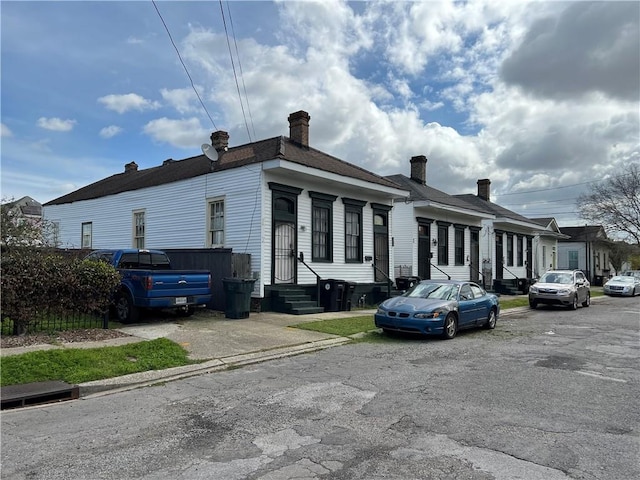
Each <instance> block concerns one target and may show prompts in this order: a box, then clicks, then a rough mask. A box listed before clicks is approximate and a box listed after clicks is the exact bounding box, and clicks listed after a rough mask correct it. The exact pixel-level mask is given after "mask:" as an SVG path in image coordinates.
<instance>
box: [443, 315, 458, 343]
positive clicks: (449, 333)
mask: <svg viewBox="0 0 640 480" xmlns="http://www.w3.org/2000/svg"><path fill="white" fill-rule="evenodd" d="M456 333H458V322H457V320H456V316H455V315H454V314H452V313H450V314H448V315H447V317H446V318H445V319H444V328H443V329H442V336H443V337H444V338H446V339H447V340H451V339H452V338H453V337H455V336H456Z"/></svg>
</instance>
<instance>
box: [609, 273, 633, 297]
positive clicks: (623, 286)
mask: <svg viewBox="0 0 640 480" xmlns="http://www.w3.org/2000/svg"><path fill="white" fill-rule="evenodd" d="M602 290H603V291H604V294H605V295H628V296H630V297H633V296H635V295H636V294H638V295H640V277H634V276H632V275H616V276H615V277H613V278H610V279H609V280H607V283H605V284H604V286H603V289H602Z"/></svg>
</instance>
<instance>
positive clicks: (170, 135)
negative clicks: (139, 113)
mask: <svg viewBox="0 0 640 480" xmlns="http://www.w3.org/2000/svg"><path fill="white" fill-rule="evenodd" d="M143 131H144V133H146V134H147V135H149V136H150V137H151V138H153V139H154V140H155V141H157V142H163V143H169V144H171V145H174V146H176V147H181V148H193V147H194V146H197V145H200V144H201V143H202V140H203V139H206V138H208V137H209V135H211V133H210V132H209V131H207V130H206V129H204V128H202V126H201V125H200V120H198V119H197V118H187V119H181V120H174V119H170V118H166V117H163V118H158V119H156V120H152V121H150V122H149V123H147V124H146V125H145V126H144V128H143Z"/></svg>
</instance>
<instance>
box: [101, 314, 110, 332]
mask: <svg viewBox="0 0 640 480" xmlns="http://www.w3.org/2000/svg"><path fill="white" fill-rule="evenodd" d="M102 328H103V329H104V330H108V329H109V310H107V311H106V312H104V315H103V316H102Z"/></svg>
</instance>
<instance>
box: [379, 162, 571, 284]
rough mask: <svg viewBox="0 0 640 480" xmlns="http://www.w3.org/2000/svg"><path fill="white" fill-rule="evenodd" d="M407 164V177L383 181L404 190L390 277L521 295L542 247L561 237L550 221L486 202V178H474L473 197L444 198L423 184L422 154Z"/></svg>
mask: <svg viewBox="0 0 640 480" xmlns="http://www.w3.org/2000/svg"><path fill="white" fill-rule="evenodd" d="M410 164H411V176H410V177H406V176H404V175H392V176H389V177H387V178H388V179H389V180H392V181H393V182H394V183H397V184H398V185H400V186H401V187H403V188H405V189H407V190H409V192H410V194H409V196H408V197H407V198H405V199H397V200H396V201H395V204H394V215H393V237H394V238H393V240H394V258H395V261H396V264H395V269H394V273H395V275H396V276H417V277H419V278H421V279H425V278H453V279H458V280H472V281H476V282H479V283H482V284H484V285H485V287H486V288H493V289H495V290H496V291H500V292H504V293H516V292H515V290H521V291H526V289H527V287H528V284H529V281H530V279H531V278H533V277H535V276H537V274H538V272H539V271H540V269H541V265H543V264H544V262H545V261H546V260H545V257H544V255H545V254H546V252H547V248H549V251H550V252H551V251H553V252H555V248H556V247H555V245H556V242H557V239H558V238H563V236H562V235H561V234H559V233H558V232H557V229H556V230H554V227H553V222H550V223H549V224H548V225H546V226H545V225H540V224H539V223H536V222H535V221H533V220H530V219H528V218H526V217H523V216H522V215H519V214H517V213H515V212H512V211H510V210H507V209H506V208H503V207H500V206H499V205H496V204H495V203H493V202H491V201H490V184H491V182H490V181H489V180H488V179H483V180H478V194H477V195H448V194H446V193H444V192H441V191H439V190H437V189H435V188H432V187H430V186H428V185H427V174H426V164H427V159H426V157H425V156H416V157H413V158H411V161H410ZM556 227H557V226H556ZM503 286H504V288H502V287H503Z"/></svg>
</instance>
